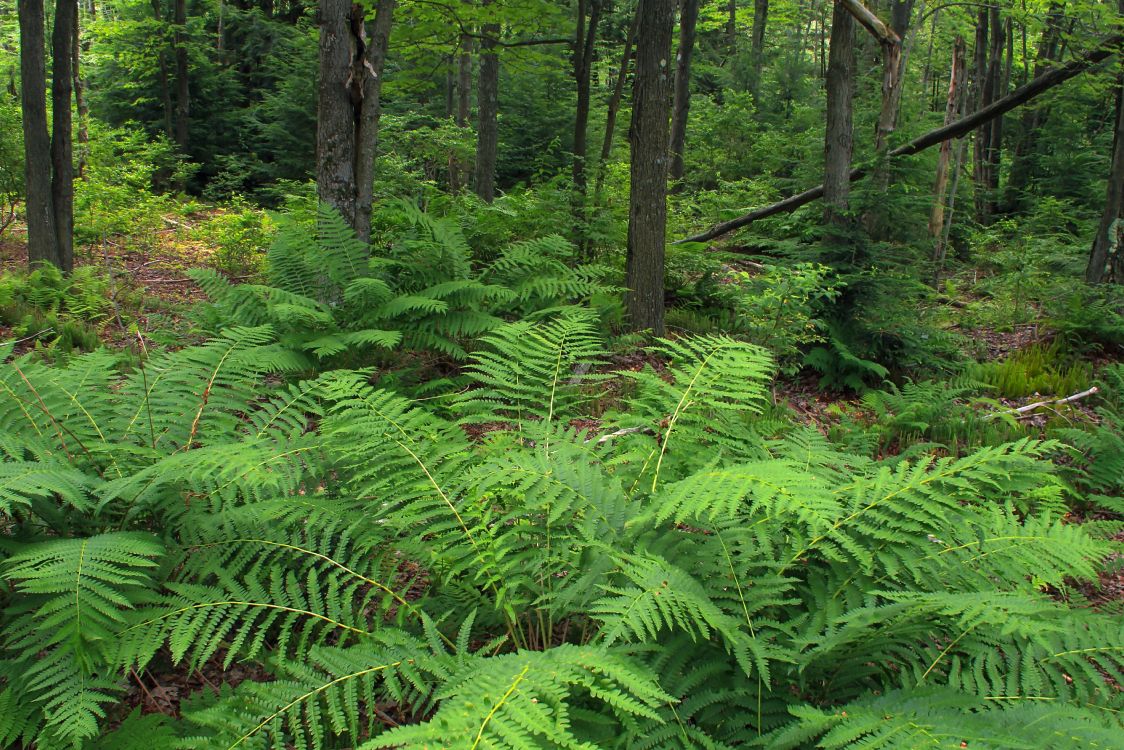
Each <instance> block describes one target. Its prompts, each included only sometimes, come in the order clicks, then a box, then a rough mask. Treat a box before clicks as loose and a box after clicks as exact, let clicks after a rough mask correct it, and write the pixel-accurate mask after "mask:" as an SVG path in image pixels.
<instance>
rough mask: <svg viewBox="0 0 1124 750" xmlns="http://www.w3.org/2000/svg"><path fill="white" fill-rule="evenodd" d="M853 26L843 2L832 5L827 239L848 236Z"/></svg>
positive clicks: (826, 145) (826, 142) (826, 164)
mask: <svg viewBox="0 0 1124 750" xmlns="http://www.w3.org/2000/svg"><path fill="white" fill-rule="evenodd" d="M854 29H855V24H854V20H853V19H852V17H851V14H850V13H849V12H848V11H847V10H846V9H845V8H844V6H843V3H834V4H833V11H832V17H831V48H830V50H829V52H828V63H827V127H826V130H825V134H824V214H823V221H824V225H825V227H826V228H827V230H826V231H827V233H826V239H827V240H828V241H829V242H835V241H838V240H839V239H840V238H841V237H843V236H846V235H847V234H848V233H849V228H850V226H851V216H850V185H851V181H850V179H849V175H850V172H851V153H852V150H853V148H854V132H853V131H854V128H853V123H852V99H853V97H854V89H855V48H854V38H855V32H854Z"/></svg>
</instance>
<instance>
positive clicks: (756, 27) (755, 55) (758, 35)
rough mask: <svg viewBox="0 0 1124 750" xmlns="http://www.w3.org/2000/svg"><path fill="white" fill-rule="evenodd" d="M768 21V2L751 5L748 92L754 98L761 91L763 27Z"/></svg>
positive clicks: (763, 46)
mask: <svg viewBox="0 0 1124 750" xmlns="http://www.w3.org/2000/svg"><path fill="white" fill-rule="evenodd" d="M768 21H769V0H755V2H754V3H753V38H752V39H751V40H750V48H749V54H750V65H751V66H752V68H751V78H750V81H749V91H750V93H752V94H753V96H754V97H755V98H756V97H757V95H758V94H759V93H760V90H761V70H762V68H764V66H765V27H766V25H767V24H768Z"/></svg>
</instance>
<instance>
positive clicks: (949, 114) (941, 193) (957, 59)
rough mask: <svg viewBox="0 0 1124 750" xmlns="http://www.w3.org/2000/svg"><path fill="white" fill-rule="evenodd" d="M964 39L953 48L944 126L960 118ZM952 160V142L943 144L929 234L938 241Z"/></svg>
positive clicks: (958, 41)
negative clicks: (949, 167)
mask: <svg viewBox="0 0 1124 750" xmlns="http://www.w3.org/2000/svg"><path fill="white" fill-rule="evenodd" d="M964 73H965V71H964V38H963V37H961V36H957V37H956V41H955V43H954V44H953V47H952V72H951V73H950V75H949V81H948V104H947V106H946V107H945V114H944V124H945V125H951V124H952V123H954V122H956V120H957V119H958V118H959V116H960V104H961V97H962V93H961V92H962V91H963V88H964ZM951 160H952V141H944V142H943V143H941V152H940V156H938V157H937V179H936V184H935V186H934V187H933V211H932V213H931V214H930V216H929V234H930V235H931V236H932V237H933V238H934V239H937V238H939V237H940V236H941V232H942V230H943V229H944V206H945V194H946V191H947V189H948V165H949V162H950V161H951Z"/></svg>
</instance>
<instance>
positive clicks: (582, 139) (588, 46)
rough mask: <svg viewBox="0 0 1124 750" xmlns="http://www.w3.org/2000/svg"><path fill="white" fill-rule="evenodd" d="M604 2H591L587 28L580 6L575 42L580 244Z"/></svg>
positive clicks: (574, 198)
mask: <svg viewBox="0 0 1124 750" xmlns="http://www.w3.org/2000/svg"><path fill="white" fill-rule="evenodd" d="M601 6H602V3H601V0H590V2H589V6H588V10H589V19H588V20H589V23H588V26H587V25H586V3H585V0H582V1H581V2H579V3H578V27H577V35H576V37H575V38H574V80H575V82H576V83H577V94H578V95H577V106H576V108H575V111H574V153H573V164H572V170H571V175H572V178H573V186H574V192H573V195H572V209H573V216H574V224H575V226H576V228H577V231H576V234H577V239H578V244H579V245H582V246H584V244H585V241H584V238H585V222H586V215H585V199H586V188H587V178H586V173H585V161H586V158H587V157H588V151H589V99H590V88H591V86H592V80H591V79H592V76H593V48H594V44H595V43H596V41H597V27H598V24H599V23H600V21H601Z"/></svg>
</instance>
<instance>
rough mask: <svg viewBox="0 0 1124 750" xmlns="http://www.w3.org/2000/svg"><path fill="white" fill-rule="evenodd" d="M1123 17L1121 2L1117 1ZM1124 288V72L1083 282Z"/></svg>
mask: <svg viewBox="0 0 1124 750" xmlns="http://www.w3.org/2000/svg"><path fill="white" fill-rule="evenodd" d="M1120 14H1121V17H1124V0H1120ZM1108 275H1111V276H1113V277H1115V281H1116V283H1118V284H1124V71H1121V72H1120V73H1119V74H1118V75H1117V78H1116V125H1115V128H1114V130H1113V135H1112V166H1111V167H1110V168H1109V173H1108V189H1107V195H1106V196H1105V207H1104V213H1103V214H1101V221H1100V224H1099V225H1098V226H1097V234H1096V236H1095V237H1094V238H1093V247H1092V249H1091V250H1090V252H1089V265H1088V266H1087V267H1086V269H1085V280H1086V281H1088V282H1089V283H1090V284H1099V283H1101V282H1102V281H1104V280H1105V279H1106V276H1108Z"/></svg>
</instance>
